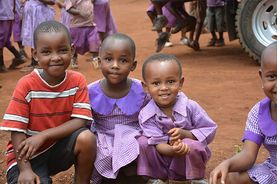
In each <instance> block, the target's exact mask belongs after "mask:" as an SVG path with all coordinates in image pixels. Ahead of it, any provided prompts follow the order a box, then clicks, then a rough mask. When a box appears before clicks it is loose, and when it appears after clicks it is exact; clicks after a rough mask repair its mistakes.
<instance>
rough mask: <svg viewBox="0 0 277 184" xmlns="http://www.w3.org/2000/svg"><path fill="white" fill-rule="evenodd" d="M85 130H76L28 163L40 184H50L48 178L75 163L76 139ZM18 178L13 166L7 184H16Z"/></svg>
mask: <svg viewBox="0 0 277 184" xmlns="http://www.w3.org/2000/svg"><path fill="white" fill-rule="evenodd" d="M85 130H87V129H86V128H80V129H78V130H76V131H75V132H73V133H72V134H71V135H70V136H68V137H65V138H63V139H61V140H60V141H58V142H57V143H56V144H55V145H53V146H52V147H51V148H50V149H48V150H47V151H45V152H44V153H42V154H40V155H38V156H37V157H35V158H33V159H32V160H31V161H30V163H31V166H32V169H33V171H34V173H36V174H37V175H38V176H39V177H40V182H41V184H50V183H52V179H51V177H50V176H53V175H55V174H57V173H59V172H61V171H65V170H67V169H69V168H70V167H71V166H72V165H73V164H74V163H75V155H74V148H75V143H76V139H77V137H78V135H79V134H80V133H81V132H83V131H85ZM18 176H19V168H18V166H17V165H15V166H13V167H12V168H11V169H9V171H8V173H7V182H8V184H16V183H17V180H18Z"/></svg>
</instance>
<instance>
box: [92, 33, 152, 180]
mask: <svg viewBox="0 0 277 184" xmlns="http://www.w3.org/2000/svg"><path fill="white" fill-rule="evenodd" d="M135 52H136V47H135V43H134V41H133V40H132V39H131V38H130V37H129V36H127V35H125V34H121V33H116V34H113V35H110V36H108V37H107V38H106V39H105V40H104V41H103V43H102V45H101V47H100V52H99V54H100V61H99V62H100V63H99V66H100V69H101V71H102V74H103V76H104V78H103V79H100V80H98V81H96V82H93V83H91V84H90V85H89V86H88V89H89V97H90V104H91V107H92V109H93V115H94V124H93V125H92V127H91V130H92V131H95V132H96V138H97V157H96V161H95V163H94V166H95V169H96V170H95V172H94V174H93V178H92V180H93V183H94V184H98V183H101V180H102V183H109V182H115V180H117V181H119V182H120V179H122V178H120V174H121V173H122V174H123V175H122V176H124V178H123V180H124V181H125V182H127V183H139V182H142V178H141V177H136V168H135V166H136V162H135V160H136V158H137V157H138V154H139V145H138V142H137V140H136V138H135V137H136V136H139V135H140V127H139V124H138V114H139V111H140V110H141V108H142V107H143V106H144V105H145V104H146V103H147V101H148V97H147V96H146V93H145V92H144V90H143V88H142V85H141V82H140V81H139V80H137V79H133V78H130V77H129V74H130V72H132V71H134V70H135V68H136V65H137V62H136V60H135ZM121 171H122V172H121ZM129 175H130V176H131V177H128V176H129Z"/></svg>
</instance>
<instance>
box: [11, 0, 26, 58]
mask: <svg viewBox="0 0 277 184" xmlns="http://www.w3.org/2000/svg"><path fill="white" fill-rule="evenodd" d="M23 10H24V3H21V2H20V0H15V13H14V22H13V41H14V42H17V45H18V48H19V53H20V54H21V55H22V56H24V57H25V58H28V56H27V53H26V52H25V50H24V46H23V45H22V38H21V30H22V18H23Z"/></svg>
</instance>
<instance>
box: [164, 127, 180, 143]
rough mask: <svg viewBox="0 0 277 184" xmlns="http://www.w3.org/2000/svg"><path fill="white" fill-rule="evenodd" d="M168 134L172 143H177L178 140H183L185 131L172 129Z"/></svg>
mask: <svg viewBox="0 0 277 184" xmlns="http://www.w3.org/2000/svg"><path fill="white" fill-rule="evenodd" d="M167 134H168V135H169V137H170V141H173V142H175V141H177V140H178V139H183V138H184V137H183V129H181V128H172V129H170V130H169V131H168V132H167Z"/></svg>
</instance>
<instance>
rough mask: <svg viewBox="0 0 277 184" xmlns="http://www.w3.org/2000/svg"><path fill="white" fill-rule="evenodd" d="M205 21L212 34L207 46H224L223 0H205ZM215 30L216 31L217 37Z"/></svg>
mask: <svg viewBox="0 0 277 184" xmlns="http://www.w3.org/2000/svg"><path fill="white" fill-rule="evenodd" d="M207 21H208V30H209V31H210V32H211V35H212V39H211V40H210V41H209V42H208V45H207V46H208V47H211V46H217V47H221V46H224V45H225V43H224V38H223V32H224V0H207ZM216 31H217V32H218V36H219V38H218V39H217V36H216Z"/></svg>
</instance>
